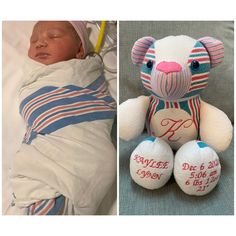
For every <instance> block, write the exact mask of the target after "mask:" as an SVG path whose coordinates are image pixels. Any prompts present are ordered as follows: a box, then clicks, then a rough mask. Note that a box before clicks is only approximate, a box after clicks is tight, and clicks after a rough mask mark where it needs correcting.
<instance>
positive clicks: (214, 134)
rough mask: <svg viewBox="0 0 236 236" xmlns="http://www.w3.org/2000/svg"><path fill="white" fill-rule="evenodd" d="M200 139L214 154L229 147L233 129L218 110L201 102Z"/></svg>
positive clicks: (224, 115)
mask: <svg viewBox="0 0 236 236" xmlns="http://www.w3.org/2000/svg"><path fill="white" fill-rule="evenodd" d="M200 115H201V118H200V137H201V140H202V141H204V142H206V143H207V144H208V145H209V146H211V147H212V148H214V149H215V151H216V152H222V151H224V150H225V149H227V147H228V146H229V144H230V142H231V140H232V135H233V127H232V124H231V121H230V120H229V118H228V117H227V115H226V114H225V113H224V112H223V111H221V110H219V109H218V108H216V107H214V106H212V105H210V104H208V103H206V102H204V101H202V100H201V111H200Z"/></svg>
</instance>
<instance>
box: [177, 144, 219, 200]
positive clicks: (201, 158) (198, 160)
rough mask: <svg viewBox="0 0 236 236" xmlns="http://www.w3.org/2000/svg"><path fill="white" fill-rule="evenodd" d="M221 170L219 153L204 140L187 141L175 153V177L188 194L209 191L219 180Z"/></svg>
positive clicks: (197, 194) (199, 193)
mask: <svg viewBox="0 0 236 236" xmlns="http://www.w3.org/2000/svg"><path fill="white" fill-rule="evenodd" d="M220 172H221V166H220V161H219V157H218V155H217V154H216V152H215V151H214V150H213V149H212V148H211V147H209V146H208V145H207V144H206V143H204V142H203V141H199V140H193V141H190V142H187V143H185V144H184V145H183V146H181V147H180V149H179V150H178V151H177V153H176V155H175V161H174V177H175V180H176V182H177V184H178V185H179V187H180V188H181V189H182V190H183V191H184V192H185V193H186V194H189V195H196V196H200V195H205V194H207V193H209V192H210V191H211V190H213V189H214V187H215V186H216V184H217V182H218V181H219V178H220Z"/></svg>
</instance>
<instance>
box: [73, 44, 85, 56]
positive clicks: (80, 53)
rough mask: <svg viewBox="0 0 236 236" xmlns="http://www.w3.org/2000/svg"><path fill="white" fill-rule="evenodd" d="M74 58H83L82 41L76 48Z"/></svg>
mask: <svg viewBox="0 0 236 236" xmlns="http://www.w3.org/2000/svg"><path fill="white" fill-rule="evenodd" d="M75 56H76V58H77V59H83V58H85V55H84V49H83V47H82V43H81V42H80V46H79V49H78V52H77V53H76V55H75Z"/></svg>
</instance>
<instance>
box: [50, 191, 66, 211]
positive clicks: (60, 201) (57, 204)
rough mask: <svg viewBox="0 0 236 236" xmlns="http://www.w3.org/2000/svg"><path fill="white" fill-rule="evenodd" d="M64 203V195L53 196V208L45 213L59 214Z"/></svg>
mask: <svg viewBox="0 0 236 236" xmlns="http://www.w3.org/2000/svg"><path fill="white" fill-rule="evenodd" d="M64 205H65V197H64V196H63V195H61V196H59V197H57V198H55V204H54V206H53V208H52V209H51V210H50V211H49V212H48V213H47V215H59V213H60V211H61V209H62V207H63V206H64Z"/></svg>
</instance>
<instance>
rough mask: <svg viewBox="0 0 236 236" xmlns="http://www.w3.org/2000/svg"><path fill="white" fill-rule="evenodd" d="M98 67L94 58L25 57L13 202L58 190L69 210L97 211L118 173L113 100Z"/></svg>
mask: <svg viewBox="0 0 236 236" xmlns="http://www.w3.org/2000/svg"><path fill="white" fill-rule="evenodd" d="M101 71H102V67H101V63H100V60H99V59H98V58H88V59H85V60H77V59H73V60H70V61H66V62H59V63H56V64H53V65H49V66H44V65H42V64H39V63H37V62H33V61H31V60H29V63H28V66H27V67H26V72H25V74H24V78H23V80H22V86H21V88H20V92H19V99H20V113H21V115H22V116H23V118H24V120H25V121H26V124H27V132H26V135H25V137H24V142H23V144H22V147H21V149H20V150H19V151H18V152H17V154H16V157H15V160H14V166H13V172H12V177H11V180H12V185H13V190H14V196H15V200H14V201H15V203H16V205H17V206H19V207H28V206H29V205H30V204H32V203H34V202H36V201H40V200H43V199H51V198H55V197H58V196H60V195H61V194H62V195H64V196H65V197H66V198H67V199H69V201H70V203H71V204H69V205H70V207H71V206H72V207H71V209H72V210H71V211H72V212H73V213H75V214H94V213H95V211H96V209H97V207H98V206H99V204H100V202H101V200H102V199H103V197H104V196H105V195H106V193H107V191H108V189H109V188H110V186H111V184H112V182H113V180H114V177H115V172H116V161H115V156H116V154H115V150H114V147H113V145H112V143H111V140H110V131H111V125H112V122H113V121H112V119H113V117H114V114H115V107H114V105H115V102H114V100H113V99H112V98H111V97H110V96H109V95H108V92H107V89H106V85H105V80H104V77H103V76H102V74H101Z"/></svg>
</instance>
